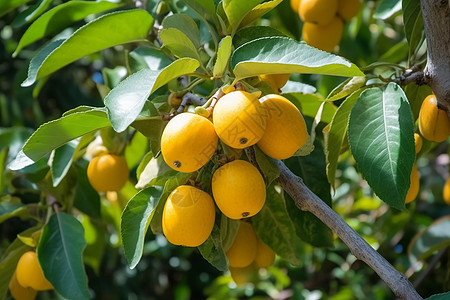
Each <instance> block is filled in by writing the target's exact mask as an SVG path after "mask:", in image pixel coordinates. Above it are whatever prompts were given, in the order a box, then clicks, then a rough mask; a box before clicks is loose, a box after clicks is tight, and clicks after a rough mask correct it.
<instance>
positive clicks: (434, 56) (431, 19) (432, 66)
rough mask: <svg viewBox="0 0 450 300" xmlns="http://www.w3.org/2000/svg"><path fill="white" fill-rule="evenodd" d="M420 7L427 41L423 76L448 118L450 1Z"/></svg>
mask: <svg viewBox="0 0 450 300" xmlns="http://www.w3.org/2000/svg"><path fill="white" fill-rule="evenodd" d="M420 6H421V9H422V16H423V23H424V27H425V36H426V39H427V65H426V66H425V70H424V74H425V76H426V77H427V78H428V84H429V85H430V87H431V89H432V90H433V93H434V94H435V95H436V100H437V104H438V107H439V108H441V109H443V110H445V111H447V114H448V115H449V117H450V22H449V16H450V1H446V0H421V1H420Z"/></svg>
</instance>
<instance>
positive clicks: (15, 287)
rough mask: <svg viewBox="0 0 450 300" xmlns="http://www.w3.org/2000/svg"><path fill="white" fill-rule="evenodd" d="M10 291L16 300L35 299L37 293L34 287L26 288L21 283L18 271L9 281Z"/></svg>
mask: <svg viewBox="0 0 450 300" xmlns="http://www.w3.org/2000/svg"><path fill="white" fill-rule="evenodd" d="M9 291H10V293H11V296H13V298H14V299H16V300H34V299H35V298H36V294H37V291H35V290H33V289H32V288H24V287H23V286H21V285H20V284H19V282H18V281H17V276H16V272H14V275H13V277H12V278H11V280H10V281H9Z"/></svg>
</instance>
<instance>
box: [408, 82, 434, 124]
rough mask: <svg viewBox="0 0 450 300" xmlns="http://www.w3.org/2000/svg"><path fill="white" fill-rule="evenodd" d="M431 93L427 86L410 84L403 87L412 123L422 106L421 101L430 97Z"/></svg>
mask: <svg viewBox="0 0 450 300" xmlns="http://www.w3.org/2000/svg"><path fill="white" fill-rule="evenodd" d="M432 93H433V91H432V90H431V88H430V86H429V85H426V84H424V85H417V84H416V83H415V82H412V83H410V84H408V85H407V86H405V95H406V97H407V98H408V101H409V105H410V106H411V110H412V113H413V118H414V121H415V120H417V118H418V117H419V112H420V107H421V106H422V102H423V100H424V99H425V98H426V97H427V96H429V95H431V94H432Z"/></svg>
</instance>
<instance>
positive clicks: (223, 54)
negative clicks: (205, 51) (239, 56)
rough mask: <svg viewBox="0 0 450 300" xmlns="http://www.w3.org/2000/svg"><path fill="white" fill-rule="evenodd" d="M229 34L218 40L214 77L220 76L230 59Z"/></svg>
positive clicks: (230, 42)
mask: <svg viewBox="0 0 450 300" xmlns="http://www.w3.org/2000/svg"><path fill="white" fill-rule="evenodd" d="M232 40H233V39H232V38H231V36H229V35H227V36H226V37H224V38H223V39H222V40H221V41H220V45H219V50H218V51H217V60H216V64H215V65H214V71H213V76H214V77H215V78H220V77H222V75H223V73H224V72H225V71H226V69H227V66H228V61H229V60H230V55H231V48H232V46H233V44H232Z"/></svg>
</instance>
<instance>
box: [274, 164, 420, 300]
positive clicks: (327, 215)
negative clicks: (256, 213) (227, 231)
mask: <svg viewBox="0 0 450 300" xmlns="http://www.w3.org/2000/svg"><path fill="white" fill-rule="evenodd" d="M277 166H278V169H279V170H280V177H279V178H278V183H279V184H280V185H281V187H282V188H283V189H284V190H285V191H286V192H287V193H288V194H289V195H290V196H291V197H292V199H293V200H294V201H295V204H296V206H297V207H298V208H299V209H301V210H304V211H309V212H311V213H313V214H314V215H315V216H316V217H318V218H319V219H320V220H321V221H322V222H323V223H325V224H326V225H327V226H328V227H329V228H330V229H331V230H333V232H334V233H336V234H337V236H339V238H341V240H342V241H343V242H344V243H345V244H346V245H347V246H348V247H349V248H350V251H351V252H352V254H353V255H354V256H355V257H356V258H358V259H360V260H362V261H364V262H365V263H366V264H367V265H369V266H370V267H371V268H372V269H373V270H374V271H375V272H376V273H377V274H378V275H379V276H380V278H381V279H382V280H384V282H386V284H387V285H388V286H389V288H390V289H391V290H392V291H393V293H394V294H395V295H396V296H397V297H398V298H400V299H407V300H414V299H422V297H421V296H420V295H419V294H418V293H417V291H416V290H415V289H414V287H413V285H412V284H411V282H409V281H408V279H407V278H406V276H405V275H404V274H402V273H400V272H399V271H398V270H396V269H395V268H394V267H393V266H392V265H391V264H390V263H389V262H388V261H387V260H386V259H385V258H384V257H383V256H381V255H380V254H379V253H378V252H377V251H376V250H375V249H373V248H372V247H371V246H370V245H369V244H368V243H367V242H366V241H365V240H364V239H363V238H362V237H361V236H360V235H359V234H358V233H357V232H356V231H355V230H354V229H353V228H351V227H350V226H349V225H348V224H347V223H346V222H345V221H344V220H343V219H342V218H341V217H340V216H339V215H338V214H337V213H336V212H335V211H334V210H332V209H331V208H330V207H329V206H328V205H327V204H326V203H325V202H323V201H322V200H321V199H320V198H319V197H317V196H316V195H315V194H314V193H313V192H312V191H311V190H310V189H308V187H307V186H306V185H305V184H304V183H303V180H302V179H301V178H300V177H298V176H296V175H295V174H294V173H292V172H291V171H290V170H289V169H288V167H286V165H285V164H284V163H283V162H282V161H280V160H277Z"/></svg>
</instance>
